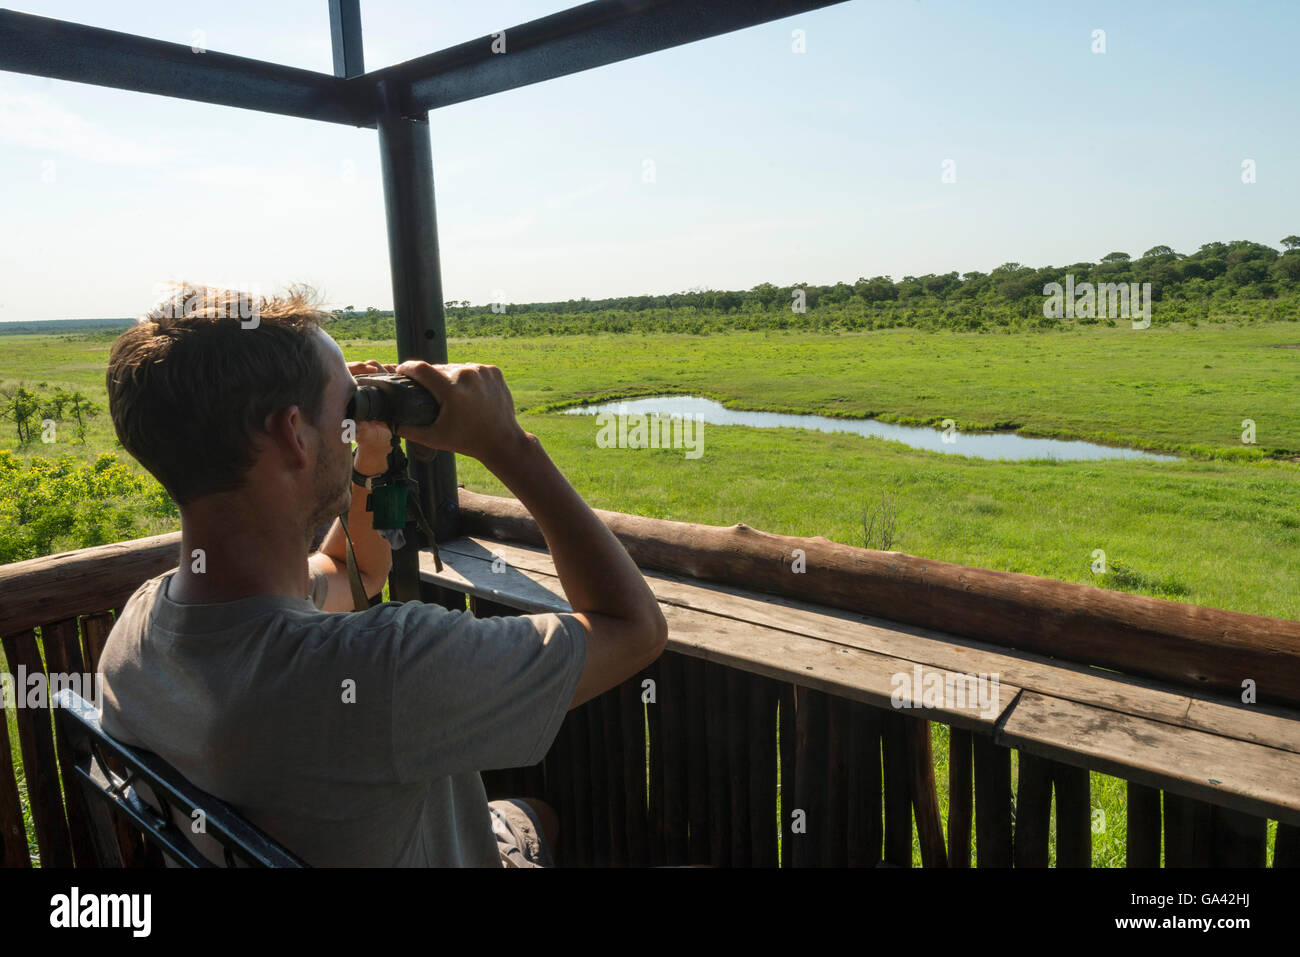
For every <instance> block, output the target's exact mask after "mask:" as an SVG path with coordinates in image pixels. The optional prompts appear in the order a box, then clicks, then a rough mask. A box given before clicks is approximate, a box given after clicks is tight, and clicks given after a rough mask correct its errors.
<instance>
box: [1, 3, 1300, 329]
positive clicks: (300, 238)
mask: <svg viewBox="0 0 1300 957" xmlns="http://www.w3.org/2000/svg"><path fill="white" fill-rule="evenodd" d="M566 6H567V4H565V3H563V2H542V0H513V2H504V0H503V2H496V3H492V4H479V5H466V6H465V7H457V6H449V7H447V8H446V9H429V8H428V5H418V4H414V3H412V2H409V0H366V2H364V3H363V5H362V21H363V31H364V38H365V57H366V67H367V69H368V70H373V69H378V68H380V67H382V66H385V65H388V64H390V63H395V62H401V61H403V60H407V59H410V58H413V57H415V56H419V55H422V54H425V53H429V52H432V51H434V50H437V49H442V48H445V47H448V46H451V45H454V44H456V43H459V42H463V41H465V40H468V39H473V38H476V37H485V36H487V35H489V34H490V33H492V32H493V31H494V30H498V29H502V28H507V29H508V28H509V27H510V26H513V25H516V24H519V23H522V22H526V21H529V20H533V19H536V18H537V17H540V16H544V15H546V14H549V13H553V12H556V11H558V10H561V9H564V8H565V7H566ZM21 9H22V10H24V11H25V12H30V13H35V14H38V15H41V16H49V17H55V18H58V19H66V20H70V21H73V22H78V23H86V24H90V25H93V26H99V27H105V28H109V29H114V30H120V31H124V32H129V33H139V34H142V35H146V36H152V37H156V38H159V39H165V40H170V41H173V42H179V43H185V44H191V43H193V44H199V45H201V46H202V47H204V48H206V49H212V50H220V51H222V52H228V53H236V54H239V55H243V56H250V57H254V58H259V59H265V60H269V61H274V62H280V63H285V64H288V65H291V66H296V67H301V68H306V69H313V70H317V71H320V72H327V73H328V72H330V37H329V27H328V10H327V5H326V4H325V3H324V2H323V0H294V2H293V3H285V4H282V5H279V6H277V7H275V8H271V9H263V8H260V7H257V6H256V5H253V4H251V3H249V2H247V0H239V2H235V3H231V4H229V5H224V4H219V3H216V2H211V0H210V2H205V3H198V4H193V5H190V6H189V7H188V8H187V9H184V10H177V9H175V8H173V7H170V6H168V5H166V4H163V3H160V2H157V0H140V2H136V3H123V4H117V5H114V6H112V7H103V6H101V5H97V4H94V3H91V2H89V0H66V2H54V0H29V2H26V3H24V4H22V6H21ZM1288 25H1291V26H1300V10H1298V9H1295V8H1293V7H1290V6H1287V5H1285V4H1281V3H1273V2H1261V3H1253V4H1248V5H1246V6H1245V7H1243V8H1239V9H1233V10H1229V11H1224V10H1222V9H1217V8H1216V7H1215V6H1214V5H1212V4H1209V3H1205V2H1199V3H1188V4H1174V3H1160V4H1153V5H1151V6H1148V7H1144V8H1142V9H1139V10H1133V9H1129V8H1127V7H1125V5H1123V4H1121V3H1118V2H1103V3H1098V4H1095V5H1093V6H1092V7H1091V8H1090V9H1089V10H1088V11H1087V12H1086V13H1079V12H1076V11H1071V10H1056V9H1053V10H1050V11H1044V10H1042V9H1039V8H1036V7H1034V6H1033V5H1031V4H1028V3H1026V2H1020V0H1018V2H1013V3H1008V4H1006V5H1005V6H1002V7H1000V8H999V9H998V10H996V11H992V12H989V11H973V10H969V9H966V8H964V7H962V6H961V5H959V4H956V3H952V2H948V3H931V4H926V5H921V4H918V3H912V2H895V3H890V4H872V5H870V6H868V5H867V4H866V3H864V2H862V0H849V2H846V3H843V4H840V5H837V6H833V7H829V8H825V9H822V10H819V11H815V12H812V13H809V14H801V15H798V16H794V17H788V18H785V19H782V20H778V21H775V22H774V23H769V24H765V25H762V26H759V27H753V28H750V29H747V30H742V31H739V32H737V33H733V34H729V35H726V36H723V37H716V38H712V39H709V40H704V41H700V42H697V43H692V44H687V45H685V46H681V47H677V48H674V49H671V50H666V51H661V52H659V53H656V54H652V55H648V56H643V57H638V58H635V59H632V60H628V61H624V62H623V63H619V64H614V65H611V66H607V67H603V68H601V69H599V70H596V71H593V73H592V74H578V75H576V76H569V77H564V78H560V79H556V80H552V81H548V82H546V83H541V84H536V85H534V86H530V87H526V88H523V89H520V90H515V91H511V92H508V93H504V94H498V95H496V96H491V97H485V98H481V99H477V100H472V101H469V102H468V103H463V104H458V105H456V106H452V107H448V108H445V109H442V110H436V111H433V112H432V113H431V114H430V128H431V137H432V142H433V152H434V182H435V190H436V201H437V214H438V225H439V238H440V247H441V257H442V277H443V284H444V289H443V299H444V301H463V300H469V301H470V302H472V303H475V304H484V303H490V302H492V301H494V300H495V299H496V298H498V293H499V294H500V298H501V299H502V301H505V302H513V303H519V304H523V303H535V302H567V301H569V300H578V299H580V298H582V297H583V296H586V297H587V298H590V299H606V298H617V297H620V296H638V295H647V296H658V295H669V294H672V293H676V292H682V291H689V290H691V289H694V288H699V287H704V288H710V289H720V290H748V289H752V288H753V287H754V286H756V285H759V284H761V283H764V282H771V283H773V284H774V285H790V284H794V283H802V282H806V283H808V284H812V285H833V284H834V283H836V282H850V283H851V282H853V281H854V280H855V279H856V278H857V277H859V276H864V277H871V276H877V275H889V276H892V277H895V279H897V278H898V277H901V276H905V275H913V276H921V275H926V274H940V275H941V274H944V273H946V272H950V271H952V270H953V269H954V268H956V267H955V266H954V264H956V263H960V264H961V266H960V268H958V272H959V273H962V272H969V271H980V272H990V271H992V270H993V269H994V268H996V267H997V266H998V265H1001V264H1003V263H1006V262H1021V263H1028V264H1032V263H1038V262H1063V263H1067V264H1073V263H1081V262H1096V261H1097V260H1099V259H1100V258H1101V257H1102V256H1105V255H1106V254H1107V253H1109V252H1112V251H1117V250H1119V251H1126V252H1127V253H1128V254H1129V255H1130V256H1132V257H1133V258H1135V259H1136V258H1138V256H1140V254H1141V252H1142V251H1143V250H1145V249H1147V248H1150V247H1153V246H1156V245H1168V246H1171V247H1173V248H1174V249H1176V250H1178V251H1180V252H1182V253H1184V254H1188V253H1191V252H1194V251H1195V250H1196V249H1198V248H1199V247H1200V246H1201V245H1203V244H1205V243H1209V242H1225V241H1230V240H1227V239H1225V237H1226V236H1233V235H1236V236H1251V237H1268V238H1263V239H1261V238H1253V239H1252V240H1251V241H1254V242H1262V243H1263V244H1265V245H1269V246H1272V247H1274V248H1277V246H1278V243H1279V240H1280V238H1281V237H1283V236H1286V235H1288V234H1293V233H1295V232H1296V231H1297V222H1300V189H1298V188H1297V185H1296V184H1297V180H1298V179H1300V177H1297V175H1296V174H1297V173H1300V131H1297V130H1296V129H1295V128H1294V125H1293V124H1285V123H1279V122H1278V117H1280V116H1285V115H1288V109H1287V108H1288V106H1289V92H1288V91H1289V89H1290V87H1291V84H1292V82H1293V81H1294V78H1295V66H1294V58H1293V57H1292V56H1291V51H1290V49H1289V42H1288V39H1287V38H1288V37H1289V36H1290V35H1292V33H1291V31H1288V30H1287V29H1286V27H1287V26H1288ZM795 30H802V31H803V38H802V39H803V44H804V52H802V53H799V52H795V50H794V46H795V38H794V34H793V31H795ZM1097 30H1104V31H1105V32H1104V37H1101V38H1100V39H1101V40H1102V41H1103V44H1102V45H1103V47H1104V52H1102V51H1096V48H1097V46H1098V42H1099V38H1098V36H1097V35H1096V34H1095V31H1097ZM1094 51H1096V52H1094ZM864 53H865V54H866V55H864ZM507 55H508V54H507ZM737 77H741V78H743V79H742V80H740V81H739V82H738V81H737ZM683 103H692V104H693V108H692V109H691V110H686V109H684V108H683V107H682V104H683ZM1207 117H1211V118H1212V120H1211V121H1210V122H1207V121H1206V118H1207ZM593 133H594V134H595V135H593ZM0 143H4V145H5V147H6V148H5V149H4V151H3V152H0V202H3V204H4V208H5V209H6V211H7V214H8V216H7V224H8V225H9V227H10V228H9V229H8V230H5V231H4V233H3V238H0V263H2V264H3V270H4V272H5V273H6V274H8V276H9V277H12V276H15V275H16V276H20V277H22V278H21V281H19V282H14V281H13V280H12V278H9V279H8V280H7V281H6V282H5V283H4V284H3V288H0V322H33V321H42V320H50V319H83V318H84V319H92V318H112V317H115V316H121V317H123V318H130V317H132V316H136V315H139V314H141V313H142V312H144V311H146V310H147V308H148V307H149V306H150V305H152V304H153V302H154V298H153V296H152V290H153V289H154V288H155V287H156V286H157V284H159V283H161V282H165V281H168V280H172V279H179V278H187V279H189V280H191V281H194V282H205V283H212V284H216V285H232V286H237V287H243V288H249V289H250V290H251V291H253V292H259V293H269V292H271V291H273V290H279V289H283V288H285V287H287V286H288V285H290V284H291V283H293V282H299V281H301V282H308V283H310V284H311V285H313V286H315V287H316V288H317V289H318V290H320V291H321V292H322V295H323V296H324V298H325V299H326V300H327V301H328V303H329V305H330V307H331V308H333V307H336V306H337V307H341V306H343V305H345V304H349V303H351V304H362V303H363V304H365V305H374V306H375V307H376V308H378V309H380V310H381V311H391V309H392V291H391V286H390V273H389V265H388V250H387V237H386V233H385V228H384V212H383V198H382V189H381V184H380V178H379V169H378V165H379V164H378V144H377V142H376V138H375V135H374V132H373V131H371V130H361V129H351V128H347V127H334V126H333V125H332V124H322V123H311V122H309V121H305V120H296V119H292V118H288V117H280V116H270V115H263V114H258V113H256V112H253V111H247V110H236V109H232V108H225V107H215V106H209V105H206V104H200V103H190V102H185V101H181V100H176V99H170V98H166V97H158V96H150V95H146V94H134V93H128V92H125V91H120V90H106V89H100V88H96V87H93V86H88V85H83V84H74V83H67V82H62V81H51V80H43V79H40V78H35V77H26V76H20V75H15V74H10V73H0ZM240 143H250V144H254V148H253V149H250V150H245V151H239V150H231V149H228V148H226V147H228V146H229V145H231V144H234V145H238V144H240ZM212 144H217V145H218V146H219V147H221V148H219V149H218V148H214V147H213V146H212ZM1247 163H1249V164H1250V165H1249V169H1247V168H1246V166H1245V165H1244V164H1247ZM647 164H650V165H647ZM648 173H652V174H653V175H652V176H651V177H650V181H647V178H646V177H647V174H648ZM1248 175H1249V181H1247V180H1248ZM240 209H249V210H255V211H256V216H257V218H256V220H254V221H251V224H250V221H249V220H244V221H239V220H236V221H235V222H233V223H232V224H231V225H230V226H229V227H226V226H224V225H223V224H222V220H221V215H222V213H224V212H225V211H228V210H240ZM142 210H144V211H150V210H155V211H157V212H156V213H155V214H154V218H153V219H152V220H150V218H149V217H148V215H147V212H146V215H141V211H142ZM250 219H251V217H250ZM194 224H203V227H202V228H199V227H196V226H195V225H194ZM339 224H344V225H342V226H340V225H339ZM177 226H179V227H180V228H179V229H177V228H172V227H177ZM159 227H163V228H159ZM606 237H607V238H606ZM1036 268H1042V267H1036ZM630 290H640V291H630ZM359 308H361V307H359ZM92 312H93V315H91V313H92Z"/></svg>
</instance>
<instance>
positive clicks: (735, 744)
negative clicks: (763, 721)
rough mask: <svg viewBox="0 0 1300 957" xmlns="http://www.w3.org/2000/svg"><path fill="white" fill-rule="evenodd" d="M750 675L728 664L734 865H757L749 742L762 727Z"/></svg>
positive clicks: (730, 858) (729, 792)
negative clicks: (753, 710)
mask: <svg viewBox="0 0 1300 957" xmlns="http://www.w3.org/2000/svg"><path fill="white" fill-rule="evenodd" d="M749 678H750V676H749V675H747V674H745V673H744V672H743V671H737V670H736V669H734V668H728V669H727V670H726V673H725V675H724V680H725V682H726V684H725V687H726V699H725V700H726V702H727V715H726V731H727V737H726V741H727V798H728V803H729V805H730V810H729V812H728V815H727V824H728V827H727V832H728V835H729V837H730V840H731V847H730V850H729V856H728V862H729V863H730V865H731V866H732V867H751V866H753V861H752V855H751V850H750V841H751V839H752V835H751V833H750V831H751V822H750V816H749V780H750V778H749V743H750V739H751V738H753V737H754V736H755V735H758V734H761V733H762V732H761V729H760V728H752V727H751V726H750V723H749Z"/></svg>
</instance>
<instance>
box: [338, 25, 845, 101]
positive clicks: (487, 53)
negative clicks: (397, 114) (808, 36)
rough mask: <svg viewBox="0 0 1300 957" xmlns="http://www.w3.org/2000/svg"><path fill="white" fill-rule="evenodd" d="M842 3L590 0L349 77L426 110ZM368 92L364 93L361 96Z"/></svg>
mask: <svg viewBox="0 0 1300 957" xmlns="http://www.w3.org/2000/svg"><path fill="white" fill-rule="evenodd" d="M842 2H844V0H710V2H705V3H702V2H700V0H596V2H594V3H584V4H582V5H581V6H577V7H573V8H571V9H569V10H565V11H563V12H561V13H555V14H552V15H551V16H548V17H542V18H541V19H538V20H532V21H529V22H528V23H524V24H521V25H519V26H517V27H513V28H510V29H507V30H505V35H504V41H505V52H504V53H495V52H493V49H492V46H493V39H494V38H493V36H491V35H490V36H488V37H484V38H482V39H479V40H470V41H469V42H467V43H461V44H459V45H457V46H454V47H449V48H447V49H446V50H442V51H440V52H438V53H431V54H429V55H428V56H423V57H420V58H418V59H415V60H408V61H406V62H405V63H399V64H397V65H395V66H391V67H385V68H384V69H382V70H376V71H374V72H372V73H367V74H366V75H365V76H362V77H358V78H357V79H354V80H350V81H348V82H350V83H353V84H357V85H359V86H360V85H371V84H376V85H377V84H380V83H382V84H384V85H385V86H386V87H387V88H388V90H389V91H390V93H389V95H390V96H392V95H393V94H394V93H396V94H397V98H398V101H399V103H398V105H399V108H400V110H401V111H402V112H403V113H405V114H406V115H408V116H418V115H420V114H422V113H424V112H426V111H428V110H432V109H437V108H438V107H442V106H449V105H450V104H453V103H461V102H463V101H465V100H472V99H475V98H477V97H480V96H487V95H489V94H491V93H500V92H502V91H504V90H511V89H515V88H517V87H521V86H528V85H529V84H532V83H539V82H541V81H543V80H550V79H553V78H555V77H558V76H566V75H568V74H570V73H580V72H582V71H584V70H590V69H593V68H594V67H599V66H605V65H606V64H609V63H617V62H619V61H620V60H627V59H631V58H632V57H638V56H642V55H643V54H646V53H654V52H655V51H657V50H666V49H668V48H670V47H675V46H680V45H681V44H683V43H691V42H693V41H695V40H703V39H705V38H707V37H712V36H718V35H720V34H723V33H729V32H731V31H733V30H740V29H743V28H745V27H751V26H756V25H757V24H760V23H767V22H768V21H771V20H779V19H781V18H783V17H789V16H793V15H795V14H797V13H803V12H805V11H808V10H816V9H819V8H821V7H829V6H833V5H835V4H837V3H842ZM368 92H369V91H367V93H368Z"/></svg>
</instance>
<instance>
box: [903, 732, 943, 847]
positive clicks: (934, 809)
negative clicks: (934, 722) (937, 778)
mask: <svg viewBox="0 0 1300 957" xmlns="http://www.w3.org/2000/svg"><path fill="white" fill-rule="evenodd" d="M904 727H905V728H906V731H907V762H908V777H909V780H910V783H911V788H910V790H911V792H912V809H913V811H915V814H916V833H917V837H918V838H919V840H920V844H921V864H922V866H923V867H947V866H948V849H947V847H945V846H944V843H943V819H942V818H941V817H940V815H939V794H938V790H937V789H936V787H935V783H934V755H933V753H932V751H931V742H930V722H929V721H924V720H921V719H919V718H911V719H908V721H907V724H906V725H905V726H904Z"/></svg>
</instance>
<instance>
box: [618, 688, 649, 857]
mask: <svg viewBox="0 0 1300 957" xmlns="http://www.w3.org/2000/svg"><path fill="white" fill-rule="evenodd" d="M649 678H650V672H649V671H643V672H642V673H641V674H639V675H637V676H636V677H635V678H633V679H632V680H631V681H625V682H623V683H622V684H621V685H619V687H618V692H617V693H618V710H619V723H620V726H621V727H622V730H623V746H622V754H623V821H622V824H623V831H624V834H625V835H626V838H625V840H626V846H627V858H626V861H627V864H628V866H630V867H646V866H647V865H649V864H651V854H650V840H649V818H648V815H647V811H646V806H647V792H648V786H649V785H648V781H647V764H646V762H647V760H649V759H648V757H647V751H648V745H647V736H648V731H647V727H646V708H647V706H646V704H645V702H643V701H642V700H641V697H642V693H643V692H642V683H643V682H644V681H646V680H647V679H649Z"/></svg>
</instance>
